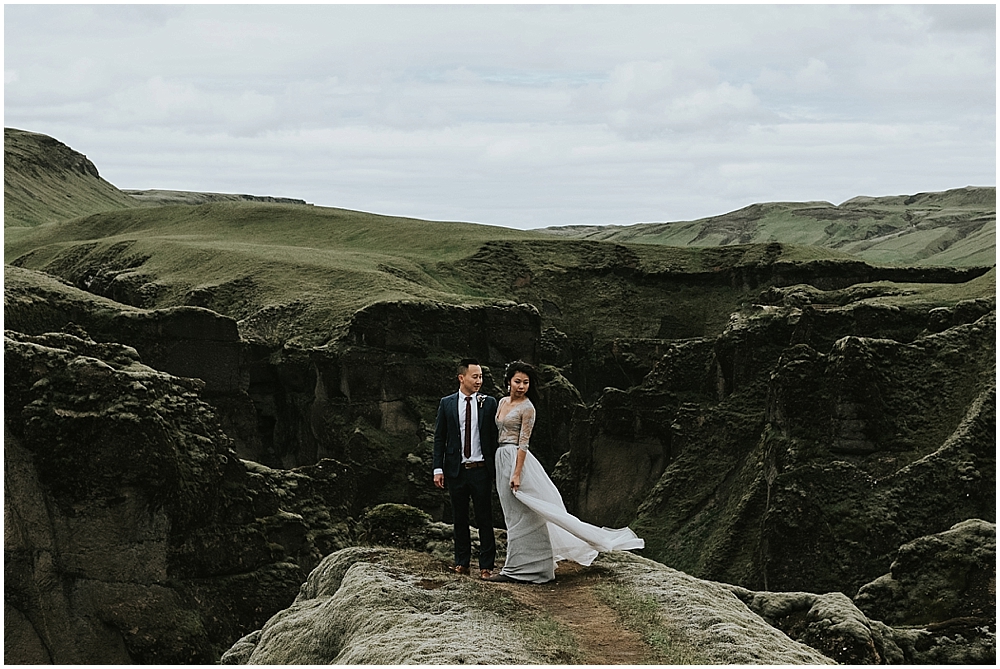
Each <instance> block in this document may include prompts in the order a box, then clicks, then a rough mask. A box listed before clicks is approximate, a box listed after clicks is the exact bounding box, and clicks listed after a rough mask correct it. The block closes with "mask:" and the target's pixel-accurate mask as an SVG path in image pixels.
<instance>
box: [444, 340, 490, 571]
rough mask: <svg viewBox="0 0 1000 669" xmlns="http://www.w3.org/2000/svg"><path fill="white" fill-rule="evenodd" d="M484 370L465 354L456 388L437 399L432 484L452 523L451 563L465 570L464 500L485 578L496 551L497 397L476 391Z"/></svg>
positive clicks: (468, 550) (468, 552)
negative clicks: (446, 497) (441, 491)
mask: <svg viewBox="0 0 1000 669" xmlns="http://www.w3.org/2000/svg"><path fill="white" fill-rule="evenodd" d="M482 385H483V368H482V367H481V366H480V365H479V363H478V362H477V361H476V360H473V359H471V358H466V359H464V360H462V361H461V362H460V363H459V365H458V392H457V393H454V394H453V395H448V396H447V397H443V398H441V404H440V405H439V406H438V412H437V423H436V424H435V426H434V485H436V486H437V487H438V488H447V489H448V492H449V493H450V495H451V508H452V513H453V515H454V522H455V529H454V532H455V567H454V570H455V571H456V572H457V573H459V574H468V573H469V564H470V563H471V561H472V539H471V536H470V533H469V500H470V499H471V500H472V507H473V509H474V510H475V513H476V527H478V528H479V575H480V577H481V578H488V577H489V576H490V575H491V573H492V571H493V567H494V566H495V565H494V562H495V560H496V554H497V544H496V537H494V535H493V510H492V508H491V500H492V497H493V487H492V482H493V479H494V476H495V475H494V462H493V458H494V455H495V454H496V450H497V424H496V414H497V401H496V399H494V398H493V397H490V396H489V395H483V394H480V393H479V389H480V388H481V387H482Z"/></svg>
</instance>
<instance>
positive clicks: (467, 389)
mask: <svg viewBox="0 0 1000 669" xmlns="http://www.w3.org/2000/svg"><path fill="white" fill-rule="evenodd" d="M482 385H483V368H482V367H480V366H479V365H469V367H468V368H467V369H466V370H465V374H459V375H458V386H459V388H461V389H462V392H463V393H465V394H466V395H471V394H473V393H478V392H479V389H480V388H481V387H482Z"/></svg>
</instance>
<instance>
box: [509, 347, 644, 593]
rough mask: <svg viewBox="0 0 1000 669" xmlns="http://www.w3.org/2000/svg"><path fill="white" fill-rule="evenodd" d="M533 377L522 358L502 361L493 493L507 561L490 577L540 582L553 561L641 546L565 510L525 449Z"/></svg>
mask: <svg viewBox="0 0 1000 669" xmlns="http://www.w3.org/2000/svg"><path fill="white" fill-rule="evenodd" d="M534 377H535V370H534V368H533V367H532V366H531V365H529V364H527V363H525V362H521V361H520V360H518V361H516V362H512V363H511V364H510V365H508V367H507V373H506V374H505V375H504V381H505V382H506V384H507V386H508V387H509V388H510V395H509V396H508V397H504V398H502V399H501V400H500V404H499V405H498V407H497V415H496V422H497V428H498V431H499V438H498V442H499V447H498V448H497V452H496V474H497V492H498V494H499V496H500V505H501V506H502V507H503V515H504V520H505V522H506V524H507V560H506V562H505V563H504V566H503V569H501V570H500V573H499V574H497V575H495V576H492V577H491V578H490V579H489V580H491V581H499V582H528V583H546V582H548V581H551V580H552V579H554V578H555V569H556V562H558V561H559V560H572V561H573V562H578V563H579V564H582V565H589V564H590V563H591V562H593V561H594V558H596V557H597V554H598V552H600V551H613V550H629V549H636V548H642V547H643V546H644V542H643V540H642V539H640V538H639V537H637V536H636V534H635V532H633V531H632V530H631V529H629V528H627V527H624V528H621V529H610V528H607V527H597V526H595V525H591V524H590V523H585V522H583V521H582V520H580V519H579V518H577V517H576V516H573V515H571V514H570V513H569V512H567V511H566V506H565V504H563V501H562V496H561V495H560V494H559V490H558V489H557V488H556V486H555V484H554V483H552V480H551V479H550V478H549V476H548V474H546V473H545V470H544V469H543V468H542V464H541V463H540V462H539V461H538V459H537V458H535V456H534V455H532V454H531V452H530V451H529V450H528V444H529V440H530V438H531V429H532V427H534V424H535V406H534V404H532V402H531V400H530V399H529V398H528V394H529V391H530V390H531V389H532V384H533V382H534Z"/></svg>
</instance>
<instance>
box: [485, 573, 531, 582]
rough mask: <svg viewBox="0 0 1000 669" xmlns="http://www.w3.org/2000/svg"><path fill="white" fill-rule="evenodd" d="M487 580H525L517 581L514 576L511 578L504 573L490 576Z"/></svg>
mask: <svg viewBox="0 0 1000 669" xmlns="http://www.w3.org/2000/svg"><path fill="white" fill-rule="evenodd" d="M486 580H487V581H492V582H493V583H524V582H525V581H519V580H518V579H516V578H511V577H510V576H507V575H506V574H497V575H496V576H490V577H489V578H488V579H486Z"/></svg>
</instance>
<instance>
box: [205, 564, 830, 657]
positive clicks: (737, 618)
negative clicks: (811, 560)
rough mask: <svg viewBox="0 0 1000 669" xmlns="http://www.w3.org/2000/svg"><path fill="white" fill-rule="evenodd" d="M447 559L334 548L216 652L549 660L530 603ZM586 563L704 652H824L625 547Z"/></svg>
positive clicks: (715, 588)
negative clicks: (283, 604) (292, 594)
mask: <svg viewBox="0 0 1000 669" xmlns="http://www.w3.org/2000/svg"><path fill="white" fill-rule="evenodd" d="M446 567H447V565H446V563H443V562H440V561H437V560H434V559H432V558H428V557H426V556H424V555H421V554H418V553H413V552H408V551H400V550H393V549H379V548H351V549H347V550H344V551H340V552H338V553H334V554H333V555H330V556H328V557H327V558H326V559H325V560H324V561H323V563H322V564H320V566H319V567H317V568H316V569H315V570H314V571H313V573H312V574H310V575H309V579H308V581H306V583H305V584H303V586H302V589H301V591H300V592H299V595H298V597H297V598H296V600H295V603H294V604H292V606H291V607H289V608H288V609H286V610H285V611H282V612H280V613H278V614H277V615H275V616H274V617H273V618H271V620H269V621H268V622H267V624H266V625H264V627H263V628H261V629H260V630H258V631H255V632H252V633H251V634H248V635H247V636H245V637H243V638H242V639H240V640H239V641H238V642H237V643H236V644H235V645H234V646H233V647H232V648H231V649H230V650H229V651H227V652H226V654H225V655H223V657H222V662H223V664H331V663H349V664H354V663H359V664H451V665H455V664H470V663H483V664H536V663H540V664H547V663H550V662H551V658H550V657H547V656H546V655H545V653H544V652H541V648H543V646H542V645H541V644H538V643H537V641H533V640H532V638H531V636H530V634H531V632H530V628H531V625H532V624H533V622H534V621H533V620H532V616H533V614H532V612H530V611H526V610H524V609H521V608H511V607H510V606H509V604H505V602H504V599H505V598H504V590H503V587H505V586H497V585H495V584H492V583H482V582H478V581H476V580H474V579H468V578H462V577H457V576H455V575H453V574H450V573H449V572H448V571H447V568H446ZM595 569H599V570H600V573H601V574H602V575H603V576H602V578H604V579H606V580H607V581H608V582H616V583H620V584H621V585H622V587H624V588H626V589H628V591H630V592H634V593H638V595H639V596H640V597H642V598H643V601H648V602H650V605H651V606H653V607H655V609H656V610H657V611H658V613H657V620H658V622H657V627H658V630H657V631H658V632H659V633H660V634H661V635H664V636H665V635H667V634H670V635H671V636H672V637H673V638H675V639H677V640H678V641H677V643H678V644H679V645H681V646H683V647H684V650H685V651H686V652H688V653H691V654H693V656H695V657H697V658H698V659H699V660H701V661H702V662H704V663H706V664H719V663H721V664H832V661H831V660H830V659H829V658H827V657H825V656H824V655H822V654H821V653H819V652H818V651H816V650H814V649H812V648H810V647H808V646H806V645H803V644H801V643H798V642H796V641H793V640H792V639H790V638H789V637H788V636H786V635H785V634H783V633H782V632H780V631H779V630H777V629H775V628H774V627H772V626H770V625H769V624H768V623H767V622H766V621H765V620H764V619H762V618H761V617H760V616H758V615H756V614H754V613H753V612H752V611H751V610H750V609H749V608H748V607H747V606H746V605H745V604H743V602H742V601H740V599H739V598H737V597H736V596H734V595H733V594H732V592H730V590H728V589H727V588H726V586H723V585H721V584H716V583H709V582H705V581H698V580H697V579H693V578H691V577H689V576H686V575H685V574H681V573H680V572H676V571H674V570H672V569H670V568H668V567H665V566H663V565H660V564H657V563H655V562H652V561H650V560H644V559H642V558H639V557H635V556H631V555H628V554H620V555H619V554H615V555H610V556H602V557H601V558H600V559H599V560H598V562H597V563H595ZM506 587H515V586H506ZM517 587H534V586H517ZM552 596H553V597H558V596H559V595H558V594H553V595H552ZM508 601H509V600H508ZM608 624H609V625H610V624H611V621H608ZM548 633H549V634H552V635H559V634H566V632H565V631H563V630H549V631H548Z"/></svg>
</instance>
